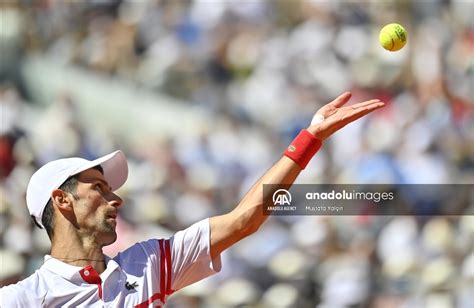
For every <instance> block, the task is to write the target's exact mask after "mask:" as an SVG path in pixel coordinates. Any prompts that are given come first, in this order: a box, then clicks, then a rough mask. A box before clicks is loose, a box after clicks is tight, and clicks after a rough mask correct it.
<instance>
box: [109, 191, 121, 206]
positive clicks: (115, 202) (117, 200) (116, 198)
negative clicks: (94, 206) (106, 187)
mask: <svg viewBox="0 0 474 308" xmlns="http://www.w3.org/2000/svg"><path fill="white" fill-rule="evenodd" d="M110 196H111V197H110V199H109V203H111V204H112V205H113V206H114V207H116V208H119V207H121V206H122V204H123V200H122V198H120V197H119V196H118V195H116V194H114V193H113V192H111V193H110Z"/></svg>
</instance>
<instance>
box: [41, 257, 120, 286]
mask: <svg viewBox="0 0 474 308" xmlns="http://www.w3.org/2000/svg"><path fill="white" fill-rule="evenodd" d="M105 263H106V264H107V265H106V268H105V271H104V272H103V273H102V274H101V275H100V276H101V278H102V281H104V280H105V279H106V278H107V277H108V276H109V275H110V274H111V273H112V272H113V271H115V270H116V269H117V268H118V267H119V265H118V264H117V262H115V260H114V259H112V258H110V257H108V256H105ZM84 268H85V267H80V266H74V265H71V264H67V263H65V262H63V261H60V260H58V259H55V258H53V257H52V256H50V255H46V256H45V257H44V263H43V265H42V266H41V269H45V270H48V271H50V272H52V273H54V274H56V275H59V276H61V277H63V278H64V279H66V280H70V281H83V279H82V277H81V274H80V271H81V270H83V269H84Z"/></svg>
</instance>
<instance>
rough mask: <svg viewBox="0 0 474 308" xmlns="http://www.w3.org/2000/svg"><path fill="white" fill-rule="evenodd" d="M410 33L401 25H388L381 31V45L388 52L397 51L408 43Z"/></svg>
mask: <svg viewBox="0 0 474 308" xmlns="http://www.w3.org/2000/svg"><path fill="white" fill-rule="evenodd" d="M407 39H408V33H407V30H405V28H403V27H402V26H401V25H399V24H388V25H386V26H384V27H383V28H382V30H380V34H379V41H380V45H382V47H383V48H385V49H387V50H388V51H397V50H400V49H402V48H403V46H405V44H406V43H407Z"/></svg>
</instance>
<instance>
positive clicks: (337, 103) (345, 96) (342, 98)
mask: <svg viewBox="0 0 474 308" xmlns="http://www.w3.org/2000/svg"><path fill="white" fill-rule="evenodd" d="M351 96H352V94H351V92H344V93H342V94H341V95H339V96H338V97H337V98H336V99H335V100H333V101H332V102H330V103H329V105H331V106H333V107H336V108H339V107H342V106H343V105H344V104H345V103H347V102H348V101H349V99H350V98H351Z"/></svg>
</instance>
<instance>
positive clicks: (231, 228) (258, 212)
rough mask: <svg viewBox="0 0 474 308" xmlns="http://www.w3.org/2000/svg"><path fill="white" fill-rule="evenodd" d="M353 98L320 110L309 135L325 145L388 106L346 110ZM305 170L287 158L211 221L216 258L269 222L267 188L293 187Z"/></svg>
mask: <svg viewBox="0 0 474 308" xmlns="http://www.w3.org/2000/svg"><path fill="white" fill-rule="evenodd" d="M350 97H351V94H350V93H349V92H346V93H344V94H342V95H340V96H339V97H337V98H336V99H335V100H334V101H332V102H330V103H329V104H327V105H325V106H323V107H322V108H321V109H319V110H318V112H316V114H315V116H314V117H313V121H312V123H311V125H310V126H309V127H308V128H307V131H308V132H309V133H311V134H312V135H313V136H314V137H316V138H317V139H319V140H320V141H321V142H322V141H324V140H325V139H326V138H328V137H329V136H331V135H332V134H333V133H334V132H336V131H337V130H339V129H341V128H342V127H344V126H346V125H347V124H349V123H351V122H353V121H355V120H357V119H359V118H361V117H363V116H364V115H366V114H368V113H370V112H372V111H374V110H376V109H379V108H381V107H383V106H384V103H383V102H381V101H379V100H378V99H374V100H369V101H365V102H362V103H358V104H354V105H351V106H343V105H344V104H345V103H347V102H348V101H349V99H350ZM301 170H302V168H301V166H300V165H299V164H298V163H297V162H295V161H294V160H293V159H292V158H289V157H287V156H283V157H282V158H281V159H280V160H279V161H278V162H277V163H276V164H274V165H273V166H272V167H271V168H270V169H269V170H268V171H267V172H265V174H264V175H263V176H262V177H261V178H260V179H259V180H258V181H257V182H256V183H255V184H254V185H253V186H252V188H251V189H250V190H249V191H248V192H247V194H246V195H245V196H244V198H243V199H242V200H241V201H240V203H239V204H238V205H237V207H236V208H235V209H234V210H232V211H231V212H230V213H228V214H224V215H221V216H215V217H211V218H210V229H211V256H212V258H214V257H216V256H218V255H219V254H220V253H221V252H222V251H224V250H225V249H227V248H229V247H230V246H232V245H233V244H235V243H236V242H238V241H240V240H241V239H243V238H244V237H246V236H248V235H250V234H252V233H254V232H255V231H257V230H258V228H259V227H260V226H261V225H262V224H263V222H264V221H265V220H266V219H267V216H266V215H264V213H263V212H264V211H263V208H262V207H263V204H264V200H265V199H266V198H267V197H269V196H271V195H272V194H273V192H272V191H268V192H267V196H264V195H263V185H264V184H285V185H288V187H290V186H291V184H293V182H294V181H295V179H296V177H297V176H298V174H299V173H300V172H301Z"/></svg>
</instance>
